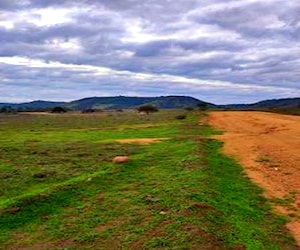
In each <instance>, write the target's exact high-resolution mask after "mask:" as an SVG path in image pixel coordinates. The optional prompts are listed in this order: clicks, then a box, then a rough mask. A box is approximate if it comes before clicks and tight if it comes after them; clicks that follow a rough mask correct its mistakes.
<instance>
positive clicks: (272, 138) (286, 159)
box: [208, 111, 300, 246]
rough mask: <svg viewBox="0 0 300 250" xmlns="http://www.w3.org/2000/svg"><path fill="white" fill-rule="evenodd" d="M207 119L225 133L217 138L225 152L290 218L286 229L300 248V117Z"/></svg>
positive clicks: (223, 115) (215, 115)
mask: <svg viewBox="0 0 300 250" xmlns="http://www.w3.org/2000/svg"><path fill="white" fill-rule="evenodd" d="M208 119H209V123H210V124H211V125H213V126H214V127H216V128H218V129H221V130H223V131H224V134H223V135H220V136H216V138H217V139H220V140H222V141H224V142H225V145H224V152H225V153H226V154H228V155H231V156H233V157H235V158H236V159H237V160H238V161H239V162H240V163H241V164H242V165H243V167H244V168H245V172H246V173H247V174H248V176H249V177H250V178H251V179H252V180H253V181H254V182H255V183H256V184H258V185H259V186H261V187H262V188H264V190H265V195H266V196H267V197H268V198H273V199H271V200H273V201H274V206H275V208H276V209H277V211H279V212H281V213H283V214H285V215H287V216H288V217H289V218H290V222H289V223H288V224H287V227H288V229H289V230H290V231H291V233H292V234H293V235H294V236H295V238H296V240H297V242H298V244H299V246H300V116H289V115H280V114H274V113H265V112H253V111H243V112H242V111H233V112H228V111H227V112H212V113H211V114H210V116H209V118H208ZM274 198H275V199H274ZM277 198H279V199H277Z"/></svg>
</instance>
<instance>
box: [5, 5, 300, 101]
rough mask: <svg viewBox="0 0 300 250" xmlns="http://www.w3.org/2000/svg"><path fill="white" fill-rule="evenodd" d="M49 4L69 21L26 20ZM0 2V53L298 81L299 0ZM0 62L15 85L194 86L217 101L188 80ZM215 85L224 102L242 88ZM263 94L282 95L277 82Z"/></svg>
mask: <svg viewBox="0 0 300 250" xmlns="http://www.w3.org/2000/svg"><path fill="white" fill-rule="evenodd" d="M49 7H53V8H60V9H67V10H72V11H71V12H68V13H67V15H68V16H67V17H68V19H69V21H68V22H65V23H58V24H54V25H48V26H42V25H37V24H36V23H34V22H31V19H32V18H37V19H38V18H39V17H37V16H36V15H37V14H36V13H35V12H33V10H36V9H39V8H49ZM72 8H74V11H73V9H72ZM0 9H1V10H2V13H1V15H0V43H1V46H0V57H13V56H19V57H26V58H32V59H41V60H44V61H57V62H61V63H65V64H74V65H94V66H103V67H107V68H111V69H114V70H127V71H131V72H133V73H148V74H169V75H174V76H182V77H190V78H196V79H203V80H222V81H230V82H232V83H233V84H234V83H247V84H252V85H253V86H255V85H258V86H259V85H266V86H270V87H272V86H273V87H278V88H279V87H288V88H292V89H299V82H300V75H299V68H300V61H299V54H300V53H299V39H300V22H299V19H300V4H299V3H297V1H282V0H273V1H272V0H269V1H265V2H262V1H249V0H241V1H226V3H225V2H224V1H221V0H213V1H204V0H198V1H197V0H191V1H184V0H179V1H175V2H174V1H167V0H164V1H163V0H147V1H137V0H116V1H111V0H101V1H100V0H94V1H92V0H86V1H71V0H62V1H39V0H35V1H34V0H32V1H4V0H2V1H1V0H0ZM21 12H22V13H26V15H27V16H26V18H27V19H24V18H23V19H22V18H21V17H20V16H19V14H20V13H21ZM1 21H4V22H5V21H6V22H10V21H13V23H14V27H13V28H12V27H9V26H8V27H6V26H3V25H2V26H1ZM73 42H76V43H78V44H75V45H74V46H76V45H78V48H77V49H76V48H72V47H71V48H68V47H67V46H72V43H73ZM68 43H70V44H69V45H68ZM64 44H65V46H63V45H64ZM0 69H1V72H4V73H2V74H4V75H5V76H6V78H7V79H9V81H8V82H6V83H5V84H6V85H5V86H6V87H7V84H8V83H9V84H10V86H15V87H16V88H17V86H21V84H23V85H26V86H27V88H28V89H30V86H35V87H36V88H37V89H40V90H42V89H43V88H45V89H48V90H49V93H50V87H49V86H50V85H51V84H52V85H51V87H53V88H55V89H57V88H64V89H72V86H73V87H74V91H79V92H82V93H83V90H85V91H87V92H85V93H90V92H88V91H89V90H97V91H98V90H99V92H101V91H100V90H101V89H102V90H103V91H104V92H106V93H112V94H113V93H115V94H117V92H118V89H119V91H121V92H126V93H138V94H140V95H147V93H154V94H155V93H157V92H160V93H164V91H165V93H166V94H171V93H173V94H175V93H177V94H180V93H181V94H184V93H186V94H189V93H192V95H194V94H193V93H197V95H198V96H199V97H201V98H203V99H205V96H203V95H204V94H205V95H206V96H208V97H209V98H211V99H212V100H216V101H217V102H221V99H220V98H219V99H218V98H216V97H215V98H214V97H213V92H214V91H213V90H212V89H210V90H208V89H204V88H203V87H195V86H190V85H189V84H186V83H184V84H183V83H182V84H181V85H174V84H172V83H169V84H168V83H167V82H161V81H156V82H155V83H153V82H146V81H142V82H141V81H136V80H134V79H125V78H124V79H125V80H124V79H120V78H118V77H116V76H114V75H111V76H110V77H109V76H107V77H104V76H102V77H101V79H100V80H99V79H98V78H95V79H94V78H93V76H89V75H87V74H84V72H80V71H76V74H75V73H74V72H73V71H70V70H65V69H64V70H58V69H56V70H49V69H45V68H40V69H36V68H34V69H31V70H28V69H27V68H26V69H24V68H22V67H17V66H14V67H12V66H9V65H2V64H1V65H0ZM0 81H1V80H0ZM122 81H124V82H122ZM48 83H49V86H48V85H47V84H48ZM54 83H55V84H54ZM72 83H73V84H74V85H72ZM84 83H86V84H84ZM0 84H1V82H0ZM14 84H16V85H14ZM76 84H77V85H76ZM64 86H65V87H64ZM126 88H128V89H127V90H126ZM157 90H158V91H157ZM223 91H224V95H225V96H227V98H228V101H226V100H225V99H224V100H223V101H224V102H233V101H230V100H231V99H232V98H235V100H242V99H243V98H247V94H245V93H244V92H241V90H236V91H237V92H236V94H235V92H234V94H232V95H231V94H230V93H228V92H230V91H233V90H232V89H231V90H230V91H229V90H228V91H226V90H225V89H224V90H223ZM239 91H240V92H239ZM70 92H72V91H70ZM3 93H4V92H3ZM43 93H44V92H43ZM237 93H240V95H241V98H239V97H238V94H237ZM263 93H264V94H265V95H266V98H267V96H270V97H273V96H274V97H275V96H276V97H278V96H280V95H281V94H282V92H281V91H280V90H278V93H275V92H272V93H271V92H268V93H267V92H263ZM285 93H288V92H285ZM253 95H257V98H262V97H263V94H261V95H258V94H257V93H252V94H249V95H248V99H249V100H250V99H251V100H254V99H255V98H256V97H255V96H253ZM73 96H75V95H73ZM224 98H225V97H224ZM0 99H1V97H0ZM38 99H41V98H38ZM262 99H265V98H262ZM208 101H210V100H208Z"/></svg>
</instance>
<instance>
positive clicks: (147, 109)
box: [137, 105, 158, 114]
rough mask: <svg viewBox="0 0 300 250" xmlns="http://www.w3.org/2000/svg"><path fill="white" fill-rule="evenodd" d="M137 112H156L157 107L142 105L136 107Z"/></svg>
mask: <svg viewBox="0 0 300 250" xmlns="http://www.w3.org/2000/svg"><path fill="white" fill-rule="evenodd" d="M137 110H138V112H145V113H147V114H149V113H153V112H157V111H158V108H157V107H155V106H152V105H143V106H140V107H138V108H137Z"/></svg>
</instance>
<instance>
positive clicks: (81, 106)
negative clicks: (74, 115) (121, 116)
mask: <svg viewBox="0 0 300 250" xmlns="http://www.w3.org/2000/svg"><path fill="white" fill-rule="evenodd" d="M198 104H205V105H207V106H208V107H216V106H215V105H214V104H211V103H207V102H203V101H200V100H198V99H196V98H193V97H189V96H161V97H126V96H114V97H89V98H84V99H80V100H75V101H71V102H48V101H33V102H28V103H20V104H14V103H2V104H0V108H3V107H10V108H11V109H14V110H20V111H39V110H50V109H52V108H53V107H55V106H62V107H64V108H67V109H70V110H85V109H91V108H93V109H134V108H137V107H138V106H141V105H153V106H156V107H157V108H160V109H174V108H186V107H196V106H197V105H198Z"/></svg>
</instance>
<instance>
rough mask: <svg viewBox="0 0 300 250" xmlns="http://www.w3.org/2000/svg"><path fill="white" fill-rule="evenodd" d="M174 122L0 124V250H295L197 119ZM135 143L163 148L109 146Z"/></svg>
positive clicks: (59, 118) (99, 118)
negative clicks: (125, 158)
mask: <svg viewBox="0 0 300 250" xmlns="http://www.w3.org/2000/svg"><path fill="white" fill-rule="evenodd" d="M181 113H182V111H160V112H158V113H155V114H150V115H148V116H138V115H137V114H135V113H133V112H123V113H101V114H88V115H81V114H77V115H76V114H62V115H59V114H58V115H29V114H19V115H2V116H0V178H1V182H0V249H69V250H71V249H236V250H238V249H253V250H256V249H297V247H296V246H295V243H294V241H293V239H292V238H291V237H290V236H289V234H288V233H287V231H286V230H285V228H284V224H285V222H286V221H285V219H284V218H282V217H279V216H277V215H275V214H274V213H272V212H271V210H270V206H269V202H268V201H267V200H266V199H264V198H263V197H262V191H261V190H260V188H258V187H257V186H255V185H254V184H252V183H251V182H250V181H249V179H248V178H247V177H246V176H245V175H244V173H243V171H242V169H241V167H240V166H239V165H238V164H237V163H236V162H235V161H234V160H232V159H230V158H228V157H226V156H224V155H222V154H221V153H220V149H221V147H222V145H221V143H220V142H217V141H215V140H211V139H209V137H208V136H209V135H211V134H213V133H214V131H213V130H212V129H211V128H209V127H208V126H207V125H205V123H204V122H203V121H202V122H200V124H199V120H200V119H202V120H204V118H205V116H204V114H203V113H200V112H196V111H193V112H189V114H188V115H187V118H186V119H184V120H178V119H175V117H176V116H177V115H178V114H181ZM135 138H168V140H163V141H161V142H159V143H153V144H149V145H139V144H134V143H132V144H120V143H118V142H116V140H117V139H135ZM117 155H129V156H130V159H131V160H130V161H129V162H128V163H125V164H119V165H118V164H113V163H111V159H112V158H113V157H114V156H117Z"/></svg>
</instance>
